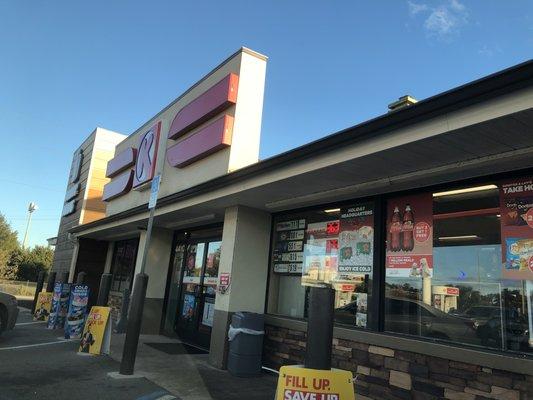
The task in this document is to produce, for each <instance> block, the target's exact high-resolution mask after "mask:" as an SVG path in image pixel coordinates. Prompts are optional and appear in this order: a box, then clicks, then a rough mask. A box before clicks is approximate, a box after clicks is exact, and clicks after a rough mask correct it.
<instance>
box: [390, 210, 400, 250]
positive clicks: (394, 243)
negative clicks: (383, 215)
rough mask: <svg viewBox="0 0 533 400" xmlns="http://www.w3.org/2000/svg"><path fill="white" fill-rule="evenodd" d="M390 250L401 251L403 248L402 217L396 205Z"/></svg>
mask: <svg viewBox="0 0 533 400" xmlns="http://www.w3.org/2000/svg"><path fill="white" fill-rule="evenodd" d="M389 233H390V250H391V251H400V250H401V249H402V243H401V241H402V239H401V234H402V218H401V216H400V210H399V209H398V206H396V207H394V212H393V213H392V218H391V224H390V229H389Z"/></svg>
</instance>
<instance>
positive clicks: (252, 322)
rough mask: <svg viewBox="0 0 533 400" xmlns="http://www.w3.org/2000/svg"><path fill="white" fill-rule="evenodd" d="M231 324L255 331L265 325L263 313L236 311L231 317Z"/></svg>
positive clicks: (262, 328)
mask: <svg viewBox="0 0 533 400" xmlns="http://www.w3.org/2000/svg"><path fill="white" fill-rule="evenodd" d="M231 326H233V327H234V328H246V329H253V330H255V331H262V330H264V327H265V315H264V314H258V313H252V312H246V311H238V312H236V313H235V314H233V316H232V317H231Z"/></svg>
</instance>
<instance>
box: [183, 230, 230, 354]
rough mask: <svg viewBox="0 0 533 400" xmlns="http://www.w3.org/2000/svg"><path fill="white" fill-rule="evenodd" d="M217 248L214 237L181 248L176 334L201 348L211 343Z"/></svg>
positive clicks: (216, 273) (220, 243) (218, 246)
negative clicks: (181, 260) (181, 267)
mask: <svg viewBox="0 0 533 400" xmlns="http://www.w3.org/2000/svg"><path fill="white" fill-rule="evenodd" d="M221 245H222V242H221V241H220V239H219V238H217V239H213V240H201V241H198V242H189V243H188V244H186V245H185V246H184V250H185V252H184V257H183V263H184V265H183V274H182V278H181V294H180V299H179V303H178V310H177V311H178V315H177V318H176V326H175V328H176V333H177V334H178V336H179V337H180V338H181V339H182V340H183V341H184V342H188V343H191V344H194V345H197V346H199V347H202V348H205V349H208V348H209V343H210V341H211V329H212V326H213V315H214V312H215V296H216V287H217V282H218V266H219V263H220V251H221Z"/></svg>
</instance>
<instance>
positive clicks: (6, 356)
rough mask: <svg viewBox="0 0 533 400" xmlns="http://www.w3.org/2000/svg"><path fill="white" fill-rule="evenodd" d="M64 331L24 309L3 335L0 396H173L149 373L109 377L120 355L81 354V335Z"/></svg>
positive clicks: (23, 399)
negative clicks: (73, 338) (70, 338)
mask: <svg viewBox="0 0 533 400" xmlns="http://www.w3.org/2000/svg"><path fill="white" fill-rule="evenodd" d="M62 333H63V332H62V331H61V330H48V329H46V328H45V326H44V323H42V322H39V323H33V322H32V321H31V315H30V313H29V311H28V310H27V309H24V308H21V309H20V315H19V319H18V322H17V326H16V327H15V329H14V330H13V331H10V332H4V334H2V335H1V336H0V400H27V399H28V400H29V399H32V400H34V399H39V400H40V399H43V400H46V399H54V400H61V399H79V400H85V399H87V400H89V399H91V400H93V399H98V400H107V399H113V400H136V399H142V400H152V399H158V398H164V399H165V400H170V399H172V398H175V397H174V396H171V395H170V393H169V392H168V391H167V390H165V389H163V388H162V387H160V386H158V385H156V384H155V383H153V382H151V381H149V380H148V379H146V378H138V379H128V380H116V379H112V378H109V377H108V376H107V373H108V372H111V371H117V370H118V366H119V365H118V363H117V362H116V361H114V360H113V359H111V358H110V357H107V356H87V355H79V354H78V353H77V347H78V341H68V340H64V339H62V337H61V336H62Z"/></svg>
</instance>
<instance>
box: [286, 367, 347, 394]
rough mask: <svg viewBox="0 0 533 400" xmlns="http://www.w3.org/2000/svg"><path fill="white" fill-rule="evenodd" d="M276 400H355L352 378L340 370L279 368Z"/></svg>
mask: <svg viewBox="0 0 533 400" xmlns="http://www.w3.org/2000/svg"><path fill="white" fill-rule="evenodd" d="M276 400H355V392H354V386H353V376H352V373H351V372H350V371H343V370H340V369H332V370H330V371H325V370H317V369H308V368H302V367H300V366H285V367H281V369H280V370H279V378H278V388H277V391H276Z"/></svg>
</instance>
